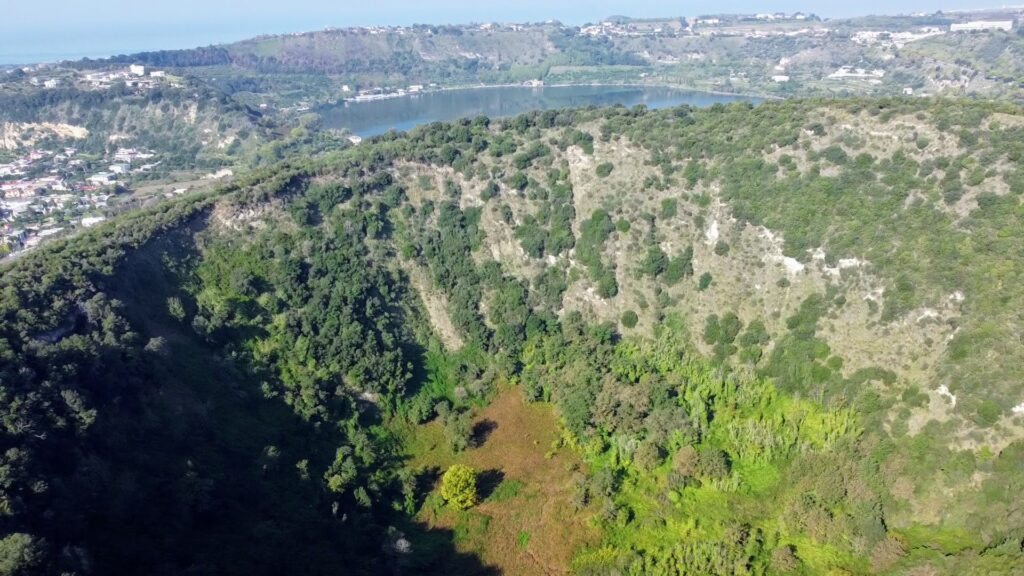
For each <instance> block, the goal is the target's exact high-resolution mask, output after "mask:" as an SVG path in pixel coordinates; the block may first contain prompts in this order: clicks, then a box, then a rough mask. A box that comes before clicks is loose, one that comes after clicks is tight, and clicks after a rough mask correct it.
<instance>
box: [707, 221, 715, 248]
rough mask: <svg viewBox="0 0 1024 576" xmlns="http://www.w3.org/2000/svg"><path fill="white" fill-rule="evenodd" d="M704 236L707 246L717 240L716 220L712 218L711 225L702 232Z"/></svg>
mask: <svg viewBox="0 0 1024 576" xmlns="http://www.w3.org/2000/svg"><path fill="white" fill-rule="evenodd" d="M704 237H705V238H706V239H707V243H708V246H710V245H712V244H714V243H715V242H718V220H712V221H711V226H708V229H707V230H706V231H705V232H704Z"/></svg>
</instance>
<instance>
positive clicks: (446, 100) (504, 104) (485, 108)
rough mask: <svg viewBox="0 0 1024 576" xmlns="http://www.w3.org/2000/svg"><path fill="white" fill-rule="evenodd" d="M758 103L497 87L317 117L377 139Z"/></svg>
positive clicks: (655, 92)
mask: <svg viewBox="0 0 1024 576" xmlns="http://www.w3.org/2000/svg"><path fill="white" fill-rule="evenodd" d="M736 101H747V102H753V103H755V104H756V103H757V102H759V101H760V100H759V99H757V98H750V97H745V96H731V95H723V94H711V93H707V92H693V91H688V90H677V89H674V88H665V87H658V86H548V87H544V88H529V87H522V86H501V87H490V88H471V89H466V90H449V91H442V92H428V93H426V94H420V95H417V96H405V97H401V98H393V99H390V100H377V101H373V102H351V103H343V104H337V105H333V106H325V107H322V108H319V109H318V110H317V112H318V113H319V114H320V116H321V118H322V119H323V122H324V126H325V127H327V128H338V129H340V128H345V129H348V130H349V131H351V132H352V133H353V134H356V135H358V136H362V137H363V138H366V137H369V136H377V135H379V134H383V133H385V132H387V131H388V130H398V131H405V130H409V129H411V128H415V127H416V126H420V125H422V124H429V123H431V122H438V121H448V120H455V119H458V118H472V117H474V116H478V115H481V114H482V115H484V116H488V117H490V118H507V117H510V116H516V115H518V114H522V113H523V112H528V111H530V110H548V109H552V108H570V107H580V106H590V105H595V106H612V105H615V104H622V105H623V106H626V107H632V106H635V105H637V104H644V105H646V106H647V107H648V108H652V109H655V108H668V107H671V106H679V105H682V104H689V105H690V106H695V107H706V106H711V105H712V104H716V103H723V104H727V103H729V102H736Z"/></svg>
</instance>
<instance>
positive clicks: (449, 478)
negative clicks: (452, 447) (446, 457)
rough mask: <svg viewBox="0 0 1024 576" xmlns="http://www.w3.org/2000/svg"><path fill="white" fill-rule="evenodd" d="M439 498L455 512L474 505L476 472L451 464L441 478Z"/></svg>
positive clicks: (467, 467) (464, 466) (463, 466)
mask: <svg viewBox="0 0 1024 576" xmlns="http://www.w3.org/2000/svg"><path fill="white" fill-rule="evenodd" d="M441 497H442V498H444V499H445V502H448V505H449V506H451V507H452V508H455V509H456V510H466V509H467V508H472V507H473V506H474V505H476V501H477V494H476V470H474V469H472V468H470V467H469V466H466V465H464V464H452V466H451V467H450V468H448V470H447V471H446V472H445V473H444V476H443V477H441Z"/></svg>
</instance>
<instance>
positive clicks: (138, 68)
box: [128, 64, 146, 76]
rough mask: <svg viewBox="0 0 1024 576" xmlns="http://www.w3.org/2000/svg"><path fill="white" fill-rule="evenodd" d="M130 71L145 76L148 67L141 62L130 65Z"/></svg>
mask: <svg viewBox="0 0 1024 576" xmlns="http://www.w3.org/2000/svg"><path fill="white" fill-rule="evenodd" d="M128 71H129V72H131V73H132V74H133V75H135V76H145V75H146V67H145V66H143V65H141V64H132V65H131V66H129V67H128Z"/></svg>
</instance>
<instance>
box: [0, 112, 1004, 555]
mask: <svg viewBox="0 0 1024 576" xmlns="http://www.w3.org/2000/svg"><path fill="white" fill-rule="evenodd" d="M1022 132H1024V112H1022V111H1021V110H1020V109H1018V108H1015V107H1012V106H1009V105H994V104H983V103H977V102H961V101H955V102H945V101H921V100H910V99H906V100H871V101H846V102H827V101H787V102H774V103H767V104H763V105H760V106H757V107H752V106H749V105H743V104H737V105H732V106H720V105H719V106H714V107H712V108H709V109H706V110H696V109H690V108H685V107H683V108H677V109H673V110H664V111H657V112H652V111H648V110H646V109H644V108H642V107H641V108H636V109H633V110H626V109H624V108H611V109H598V110H577V111H548V112H543V113H535V114H529V115H525V116H521V117H518V118H515V119H510V120H507V121H502V122H500V123H497V122H490V121H489V120H488V119H486V118H477V119H474V120H466V121H461V122H456V123H452V124H434V125H431V126H426V127H423V128H420V129H417V130H414V131H413V132H411V133H410V134H408V135H401V136H398V135H388V136H384V137H381V138H378V139H376V140H375V141H373V142H370V143H367V144H365V145H363V146H359V147H357V148H354V149H349V150H344V151H342V152H336V153H329V154H324V155H321V156H317V157H313V158H302V159H298V158H296V159H292V160H289V161H286V162H285V163H283V164H280V165H278V166H276V167H274V168H273V169H266V170H264V171H261V172H258V173H256V174H253V175H251V176H250V177H248V178H245V179H242V180H241V181H239V182H237V183H236V184H233V185H232V187H231V188H229V189H224V190H221V191H220V192H218V193H217V194H214V195H209V196H204V197H201V198H197V199H194V200H190V201H187V202H176V203H171V204H168V205H167V206H165V207H163V208H161V209H159V210H157V211H146V212H142V213H139V214H137V215H129V216H127V217H123V218H119V219H116V220H115V221H114V222H113V223H111V224H109V225H107V226H103V227H100V228H99V229H97V230H96V231H94V232H90V233H89V234H87V235H85V236H83V237H80V238H75V239H72V240H68V241H63V242H61V243H58V244H55V245H54V246H52V247H49V248H47V249H45V250H43V251H41V252H38V253H35V254H31V255H29V256H26V257H25V258H24V259H22V260H21V261H19V262H17V263H15V264H14V265H13V266H11V267H9V268H8V269H7V270H5V271H4V275H3V278H2V284H3V291H2V292H0V304H2V306H0V316H2V318H3V332H2V334H0V337H2V343H3V346H2V350H3V355H2V356H0V384H2V390H0V392H2V393H3V395H4V398H5V402H4V405H5V406H6V412H5V414H4V415H3V416H4V417H3V423H4V430H3V442H4V450H5V452H4V467H3V477H2V480H3V482H2V483H0V490H2V496H3V502H4V503H5V511H6V516H5V517H4V518H3V524H2V527H3V530H4V532H3V534H4V539H3V540H2V546H0V553H2V554H3V558H4V559H5V561H6V562H9V563H10V565H12V566H16V567H17V568H18V569H20V570H22V571H25V572H32V571H34V572H48V573H57V572H66V573H81V574H87V573H109V572H117V573H154V572H157V573H162V572H167V573H174V572H181V571H205V572H211V573H268V574H269V573H277V572H281V571H283V570H295V569H296V566H298V567H299V569H301V570H302V571H304V572H311V573H332V572H333V571H337V570H339V569H343V570H347V571H349V572H353V571H354V572H357V573H379V572H380V571H383V570H390V571H395V572H398V573H433V572H437V573H486V572H488V571H490V570H495V569H497V570H501V569H505V570H512V571H515V570H517V569H521V568H522V566H523V565H525V564H513V563H516V562H520V559H521V558H522V557H523V555H522V553H529V554H530V558H533V559H534V561H537V560H536V559H538V558H541V559H544V560H543V561H537V562H539V564H538V565H541V564H542V565H544V566H546V568H545V569H547V570H550V571H553V572H562V571H569V570H572V571H574V572H577V573H583V574H608V573H638V574H639V573H644V574H654V573H664V574H712V573H713V574H736V573H745V574H765V573H773V574H774V573H808V574H811V573H828V572H830V571H831V572H835V573H843V572H845V573H892V574H901V573H935V574H958V573H965V572H986V573H1007V574H1010V573H1014V570H1016V569H1017V568H1018V567H1019V566H1020V563H1021V561H1022V556H1021V554H1022V552H1021V538H1022V537H1024V534H1022V533H1021V530H1022V528H1024V517H1022V516H1021V512H1020V510H1019V508H1018V507H1016V506H1015V504H1014V502H1015V498H1016V497H1017V495H1018V493H1019V491H1020V488H1021V484H1020V482H1021V480H1020V479H1021V477H1022V476H1021V469H1020V466H1021V462H1022V459H1021V450H1022V449H1024V441H1022V440H1021V437H1022V434H1024V415H1022V414H1021V413H1022V410H1021V409H1020V408H1019V406H1018V404H1019V403H1020V402H1022V401H1024V388H1022V382H1021V374H1020V371H1019V366H1020V365H1021V363H1020V360H1021V356H1022V355H1024V344H1022V340H1021V331H1022V330H1024V322H1022V319H1021V318H1020V316H1019V312H1018V311H1019V310H1020V309H1021V304H1022V303H1024V302H1022V300H1024V292H1021V290H1020V289H1019V286H1021V285H1022V284H1021V282H1020V280H1021V279H1020V275H1021V273H1022V269H1021V267H1020V266H1019V264H1018V260H1019V257H1020V256H1022V255H1024V226H1022V225H1021V224H1022V222H1021V220H1022V218H1024V211H1022V208H1021V206H1022V203H1021V198H1022V194H1024V180H1022V176H1024V172H1022V171H1021V168H1022V165H1021V162H1022V154H1024V148H1021V142H1024V133H1022ZM504 383H512V384H514V385H515V386H516V387H517V388H518V392H516V393H519V394H522V395H523V396H524V398H526V399H527V400H528V401H531V402H543V403H547V404H550V406H551V407H553V408H554V410H555V411H556V413H557V415H558V418H559V424H560V426H561V428H562V429H561V430H560V431H559V432H556V431H553V430H551V429H548V428H544V429H540V430H537V431H536V434H537V437H538V438H544V439H545V442H551V438H557V441H555V442H554V443H553V445H551V446H550V447H541V448H547V449H549V450H550V452H549V454H550V456H551V457H552V458H557V460H556V461H562V462H564V464H562V466H564V467H572V469H571V472H572V473H571V474H570V473H569V469H568V468H567V469H566V473H561V472H559V473H558V474H555V473H552V474H550V475H549V476H550V477H549V479H548V480H549V482H551V483H552V485H550V486H545V485H542V484H541V482H542V480H541V479H538V478H537V477H536V475H535V474H530V473H527V472H524V471H523V469H522V463H521V462H520V463H516V462H513V461H511V459H513V458H516V455H517V454H520V455H522V456H521V458H522V459H537V458H538V454H537V453H536V452H532V451H531V450H530V446H529V445H528V444H526V443H522V442H518V441H519V440H521V438H519V437H516V438H514V439H513V438H511V437H510V436H509V432H508V431H506V430H501V431H500V432H499V433H494V434H491V435H490V436H489V439H485V440H481V439H480V438H479V433H474V430H473V426H472V425H471V423H472V422H473V421H474V420H473V419H474V417H476V418H477V420H476V422H477V423H478V424H479V423H481V422H484V421H485V420H486V419H487V417H488V415H489V414H493V415H494V421H497V422H500V423H501V425H506V426H511V427H516V426H519V427H522V426H525V424H522V423H521V422H524V421H525V420H524V418H525V417H524V416H522V414H523V413H522V412H515V410H521V409H522V407H519V408H515V404H516V403H514V402H511V403H510V400H509V398H510V397H509V396H508V394H509V392H508V391H507V388H503V384H504ZM502 389H504V390H506V391H505V392H504V393H503V394H502V395H501V396H500V398H499V400H498V403H497V404H495V405H494V406H493V407H492V408H490V409H488V408H486V406H487V405H488V404H489V403H490V402H491V401H492V400H493V399H494V398H495V396H496V394H497V393H498V392H499V391H500V390H502ZM510 406H512V408H510ZM488 410H490V411H491V412H488ZM510 411H511V412H510ZM510 414H511V415H510ZM530 421H531V422H535V423H536V424H535V425H536V426H545V427H546V426H550V422H549V420H548V419H546V417H544V418H540V417H538V418H534V419H533V420H530ZM544 422H548V423H547V424H545V423H544ZM483 434H484V435H485V436H486V432H485V433H483ZM433 439H443V440H433ZM438 441H443V442H444V443H445V444H446V446H445V447H444V448H443V449H440V448H438V447H437V442H438ZM492 442H496V444H492ZM503 443H505V444H507V445H504V447H505V449H503ZM481 444H482V446H481ZM561 450H565V451H571V454H558V451H561ZM454 461H460V462H462V461H464V462H469V463H475V464H477V465H479V466H482V467H483V466H485V467H487V468H488V469H489V470H493V471H495V472H503V471H507V477H508V478H509V480H517V481H520V482H525V484H524V485H522V486H519V485H514V486H513V485H511V484H510V485H509V486H513V487H506V488H505V489H503V491H501V492H499V493H500V494H502V496H501V498H512V501H511V502H512V504H507V505H502V504H501V502H502V501H501V500H500V499H499V500H490V501H488V502H485V503H484V504H483V505H481V507H480V509H479V510H475V511H471V512H469V513H465V514H462V515H458V514H454V513H452V512H450V511H445V510H446V508H445V506H444V504H443V502H442V501H440V500H439V498H440V497H439V496H438V495H437V494H436V493H435V491H434V483H435V482H436V480H437V474H438V472H439V470H436V469H432V468H430V467H431V466H441V465H447V464H448V463H450V462H454ZM424 466H426V468H424ZM538 467H539V466H538ZM491 489H493V490H496V491H497V490H498V489H497V488H495V487H494V486H491ZM520 491H521V493H522V496H520V495H519V493H520ZM531 494H533V495H534V496H533V497H537V498H541V501H542V502H546V501H547V500H546V499H550V501H552V502H557V503H558V505H559V506H563V507H564V506H566V504H565V503H566V501H568V503H569V504H568V507H569V508H571V510H569V509H567V510H564V511H562V512H561V513H562V514H564V515H565V516H564V517H565V518H566V522H570V523H574V524H578V525H580V526H582V525H584V524H585V523H589V525H590V526H592V527H594V531H595V533H593V534H586V535H585V536H584V535H579V534H576V535H575V536H579V540H570V539H567V541H572V542H579V546H580V548H579V549H574V550H572V551H571V554H567V550H565V549H564V547H562V548H558V547H559V546H561V545H562V544H564V542H554V543H552V542H551V539H552V538H551V536H550V534H552V532H551V530H550V528H551V527H550V526H548V525H546V524H544V523H543V522H534V521H532V520H531V521H530V522H526V521H524V520H523V519H522V518H517V517H515V516H514V515H513V514H514V510H515V509H517V505H516V504H515V502H516V500H515V498H517V497H522V498H527V497H530V496H529V495H531ZM109 510H114V513H113V514H112V513H110V512H109ZM492 515H493V516H494V517H495V518H496V519H494V520H489V519H488V518H491V517H492ZM424 521H426V525H424V524H423V522H424ZM524 527H530V529H531V530H534V531H536V532H537V534H541V535H548V536H547V538H544V540H547V541H548V542H545V541H543V540H534V539H531V535H530V533H528V532H527V533H525V535H524V534H523V533H522V532H519V533H516V531H517V530H524V529H525V528H524ZM449 528H450V529H451V530H452V532H450V533H449V532H445V530H446V529H449ZM513 533H515V538H516V543H515V544H513V543H512V542H510V541H509V539H510V538H511V535H512V534H513ZM489 538H491V539H494V540H495V544H494V545H493V546H490V547H488V546H483V545H481V546H483V547H482V548H480V550H482V552H481V553H482V555H483V556H484V558H485V559H486V560H487V561H493V562H495V563H497V564H498V565H497V566H494V567H488V566H483V565H482V564H481V563H480V560H479V559H477V558H474V557H472V556H466V555H461V556H460V555H459V554H457V553H455V552H454V550H470V549H473V548H472V547H471V546H470V547H468V548H467V547H466V546H465V544H466V542H469V543H472V544H473V545H474V546H475V545H480V544H479V543H480V542H482V541H487V540H488V539H489ZM516 546H518V551H517V549H516V548H515V547H516ZM538 547H539V548H538ZM570 557H571V560H569V561H568V564H567V565H565V562H566V561H567V560H566V559H567V558H570ZM296 563H298V564H296ZM502 563H508V564H504V565H503V564H502ZM530 565H533V564H530Z"/></svg>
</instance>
